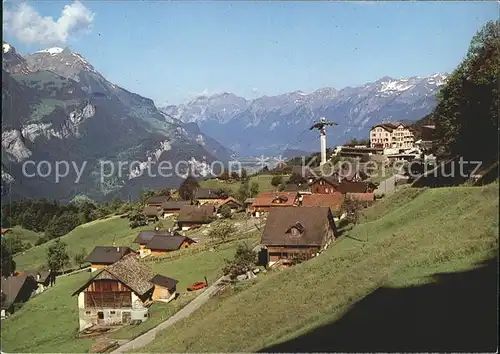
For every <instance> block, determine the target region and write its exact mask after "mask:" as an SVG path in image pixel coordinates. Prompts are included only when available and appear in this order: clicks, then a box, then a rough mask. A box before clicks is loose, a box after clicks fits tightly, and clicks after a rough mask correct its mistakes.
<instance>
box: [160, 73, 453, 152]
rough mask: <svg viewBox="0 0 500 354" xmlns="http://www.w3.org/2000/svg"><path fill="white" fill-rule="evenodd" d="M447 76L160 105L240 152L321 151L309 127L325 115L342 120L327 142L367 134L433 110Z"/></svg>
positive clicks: (223, 95) (201, 98)
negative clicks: (379, 125)
mask: <svg viewBox="0 0 500 354" xmlns="http://www.w3.org/2000/svg"><path fill="white" fill-rule="evenodd" d="M447 76H448V75H447V74H435V75H432V76H429V77H410V78H406V79H394V78H391V77H383V78H381V79H379V80H377V81H375V82H371V83H367V84H365V85H362V86H359V87H346V88H344V89H341V90H337V89H334V88H330V87H326V88H322V89H319V90H316V91H314V92H311V93H304V92H302V91H295V92H290V93H286V94H283V95H279V96H273V97H268V96H263V97H260V98H257V99H255V100H247V99H245V98H242V97H238V96H236V95H234V94H232V93H228V92H224V93H221V94H216V95H212V96H199V97H197V98H195V99H194V100H192V101H190V102H187V103H185V104H181V105H177V106H166V107H161V108H160V109H161V110H162V111H164V112H165V113H167V114H169V115H170V116H172V117H175V118H177V119H179V120H181V121H183V122H196V123H198V125H199V126H200V129H201V131H202V132H204V133H205V134H208V135H209V136H211V137H213V138H214V139H216V140H217V141H219V142H220V143H222V144H223V145H224V146H227V147H228V148H230V149H232V150H233V151H235V152H236V153H238V154H239V155H245V156H248V155H253V156H257V155H261V154H264V155H279V154H283V153H284V152H285V151H287V150H290V149H295V150H305V151H317V150H319V139H318V133H317V131H310V130H309V129H308V128H309V127H310V126H311V125H312V123H313V122H314V121H316V120H318V119H319V118H320V117H322V116H325V117H327V118H329V119H330V120H333V121H335V122H337V123H339V125H338V126H336V127H333V128H331V129H329V130H328V132H327V138H328V146H335V145H338V144H342V143H344V142H345V141H346V140H348V139H350V138H367V137H368V131H369V129H370V127H371V126H373V125H375V124H377V123H381V122H386V121H394V120H397V121H415V120H417V119H419V118H422V117H423V116H425V115H427V114H428V113H430V112H431V111H432V109H433V108H434V107H435V105H436V97H435V96H436V93H437V92H438V91H439V89H440V87H441V86H442V85H444V84H445V82H446V79H447Z"/></svg>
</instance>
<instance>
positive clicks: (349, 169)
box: [333, 164, 369, 182]
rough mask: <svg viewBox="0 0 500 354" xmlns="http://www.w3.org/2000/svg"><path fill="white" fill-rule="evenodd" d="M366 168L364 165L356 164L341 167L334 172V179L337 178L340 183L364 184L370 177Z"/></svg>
mask: <svg viewBox="0 0 500 354" xmlns="http://www.w3.org/2000/svg"><path fill="white" fill-rule="evenodd" d="M364 166H365V165H364V164H363V165H359V164H356V165H354V166H353V165H350V166H345V165H344V166H341V167H340V168H339V169H337V170H336V171H335V172H334V174H333V177H336V178H337V179H338V181H339V182H342V181H348V182H362V181H364V180H366V179H368V177H369V176H368V174H367V173H366V171H364Z"/></svg>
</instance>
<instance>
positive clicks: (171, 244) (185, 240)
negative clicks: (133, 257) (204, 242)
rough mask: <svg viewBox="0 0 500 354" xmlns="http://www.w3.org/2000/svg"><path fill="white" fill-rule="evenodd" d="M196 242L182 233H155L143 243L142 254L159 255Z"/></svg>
mask: <svg viewBox="0 0 500 354" xmlns="http://www.w3.org/2000/svg"><path fill="white" fill-rule="evenodd" d="M194 243H196V242H195V241H194V240H193V239H191V238H189V237H187V236H183V235H172V236H168V235H167V236H165V235H155V236H153V238H151V240H150V241H149V242H148V243H146V244H145V245H144V248H143V254H144V255H151V256H159V255H163V254H166V253H169V252H173V251H177V250H179V249H181V248H188V247H189V246H191V245H192V244H194Z"/></svg>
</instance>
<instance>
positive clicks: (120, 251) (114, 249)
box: [85, 246, 137, 272]
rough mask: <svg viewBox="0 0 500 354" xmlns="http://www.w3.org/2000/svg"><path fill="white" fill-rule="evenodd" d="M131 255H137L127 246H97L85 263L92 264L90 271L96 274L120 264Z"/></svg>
mask: <svg viewBox="0 0 500 354" xmlns="http://www.w3.org/2000/svg"><path fill="white" fill-rule="evenodd" d="M129 254H133V255H137V253H136V252H135V251H134V250H132V249H131V248H129V247H126V246H97V247H95V248H94V249H93V250H92V252H90V254H89V255H88V256H87V258H86V259H85V262H88V263H90V271H91V272H95V271H96V270H99V269H102V268H104V267H106V266H109V265H111V264H113V263H116V262H118V261H119V260H120V259H122V258H123V257H125V256H126V255H129Z"/></svg>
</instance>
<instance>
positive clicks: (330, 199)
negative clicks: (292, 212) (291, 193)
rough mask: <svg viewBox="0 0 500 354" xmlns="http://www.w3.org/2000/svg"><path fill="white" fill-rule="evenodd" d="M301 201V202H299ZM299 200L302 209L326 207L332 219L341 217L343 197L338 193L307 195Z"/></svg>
mask: <svg viewBox="0 0 500 354" xmlns="http://www.w3.org/2000/svg"><path fill="white" fill-rule="evenodd" d="M300 199H301V200H300ZM300 199H299V206H302V207H328V208H330V211H331V212H332V215H333V216H334V217H340V216H341V209H342V203H343V202H344V195H343V194H342V193H340V192H335V193H332V194H308V195H304V196H302V198H300Z"/></svg>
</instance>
